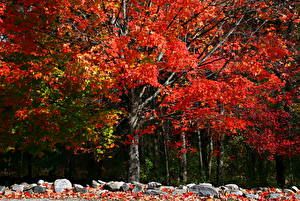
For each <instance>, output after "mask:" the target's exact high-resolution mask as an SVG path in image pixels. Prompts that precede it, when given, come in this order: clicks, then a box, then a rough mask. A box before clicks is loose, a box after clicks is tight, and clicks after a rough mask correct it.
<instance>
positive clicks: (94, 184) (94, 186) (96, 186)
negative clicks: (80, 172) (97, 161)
mask: <svg viewBox="0 0 300 201" xmlns="http://www.w3.org/2000/svg"><path fill="white" fill-rule="evenodd" d="M100 186H101V184H100V183H99V182H97V181H95V180H93V181H92V187H93V188H98V187H100Z"/></svg>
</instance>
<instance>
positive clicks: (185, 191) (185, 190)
mask: <svg viewBox="0 0 300 201" xmlns="http://www.w3.org/2000/svg"><path fill="white" fill-rule="evenodd" d="M184 193H187V189H179V188H178V189H175V190H174V191H173V193H172V195H181V194H184Z"/></svg>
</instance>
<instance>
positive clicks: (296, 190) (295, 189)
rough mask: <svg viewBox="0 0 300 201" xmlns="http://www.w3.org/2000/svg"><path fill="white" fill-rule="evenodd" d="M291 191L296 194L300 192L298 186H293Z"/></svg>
mask: <svg viewBox="0 0 300 201" xmlns="http://www.w3.org/2000/svg"><path fill="white" fill-rule="evenodd" d="M291 189H292V190H293V191H294V192H295V193H297V192H299V189H298V188H297V186H292V187H291Z"/></svg>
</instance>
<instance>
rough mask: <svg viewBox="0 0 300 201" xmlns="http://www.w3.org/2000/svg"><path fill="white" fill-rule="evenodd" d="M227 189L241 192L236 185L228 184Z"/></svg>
mask: <svg viewBox="0 0 300 201" xmlns="http://www.w3.org/2000/svg"><path fill="white" fill-rule="evenodd" d="M225 187H227V188H229V190H232V191H235V190H239V187H238V185H236V184H226V185H225Z"/></svg>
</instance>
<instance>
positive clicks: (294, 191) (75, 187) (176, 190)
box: [0, 179, 300, 199]
mask: <svg viewBox="0 0 300 201" xmlns="http://www.w3.org/2000/svg"><path fill="white" fill-rule="evenodd" d="M92 190H93V193H95V194H98V195H101V194H103V193H106V192H109V191H111V192H115V191H131V192H132V193H141V194H144V195H167V194H171V195H178V194H184V193H188V192H192V193H194V194H196V195H199V196H200V197H214V198H219V197H220V195H226V194H227V195H228V194H229V195H235V196H243V197H247V198H249V199H259V198H260V195H261V194H262V193H263V192H265V191H269V189H268V188H257V189H252V190H250V191H249V190H245V189H243V188H240V187H239V186H237V185H236V184H227V185H224V186H220V187H214V186H213V185H212V184H209V183H200V184H194V183H193V184H188V185H181V186H178V187H174V186H163V185H162V184H160V183H158V182H150V183H148V184H142V183H139V182H133V183H126V182H122V181H110V182H104V181H101V180H97V181H96V180H93V181H92V184H91V187H90V186H89V185H87V187H83V186H82V185H80V184H72V183H71V182H70V181H69V180H68V179H57V180H55V181H54V182H53V183H50V182H45V181H43V180H39V181H38V182H37V183H33V184H28V183H21V184H14V185H12V186H10V187H5V186H0V194H2V195H9V194H12V193H14V192H28V193H46V192H47V191H54V192H57V193H61V192H64V191H73V192H79V193H89V192H91V191H92ZM299 193H300V191H299V189H298V188H297V187H296V186H293V187H291V189H283V190H282V189H275V191H272V192H270V193H269V194H268V198H280V197H283V196H294V197H295V198H297V199H300V194H299Z"/></svg>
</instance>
